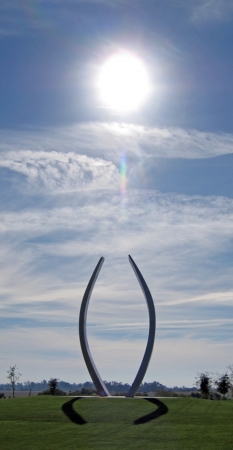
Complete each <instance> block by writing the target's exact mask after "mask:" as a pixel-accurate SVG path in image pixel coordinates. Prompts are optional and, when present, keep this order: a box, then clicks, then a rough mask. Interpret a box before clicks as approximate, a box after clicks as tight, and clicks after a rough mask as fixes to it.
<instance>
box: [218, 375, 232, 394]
mask: <svg viewBox="0 0 233 450" xmlns="http://www.w3.org/2000/svg"><path fill="white" fill-rule="evenodd" d="M215 385H216V386H217V391H218V392H219V393H220V394H222V395H223V398H224V400H225V398H226V394H227V393H228V391H229V390H230V389H231V381H230V377H229V375H228V374H227V373H225V374H223V375H219V377H218V379H217V380H216V381H215Z"/></svg>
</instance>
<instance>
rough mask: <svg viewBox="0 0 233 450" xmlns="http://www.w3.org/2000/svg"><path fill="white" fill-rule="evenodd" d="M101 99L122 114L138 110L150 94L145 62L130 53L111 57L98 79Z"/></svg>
mask: <svg viewBox="0 0 233 450" xmlns="http://www.w3.org/2000/svg"><path fill="white" fill-rule="evenodd" d="M98 88H99V92H100V98H101V100H102V101H103V102H104V104H105V105H106V106H108V107H109V108H112V109H115V110H117V111H121V112H129V111H133V110H137V109H138V108H139V107H140V106H141V104H142V103H143V101H144V100H145V99H146V97H147V96H148V94H149V90H150V84H149V80H148V75H147V71H146V68H145V66H144V64H143V62H142V61H141V60H140V59H139V58H138V57H136V56H134V55H132V54H131V53H128V52H122V53H117V54H115V55H113V56H111V57H110V58H109V59H108V60H107V61H106V62H105V64H104V65H103V66H102V68H101V70H100V74H99V79H98Z"/></svg>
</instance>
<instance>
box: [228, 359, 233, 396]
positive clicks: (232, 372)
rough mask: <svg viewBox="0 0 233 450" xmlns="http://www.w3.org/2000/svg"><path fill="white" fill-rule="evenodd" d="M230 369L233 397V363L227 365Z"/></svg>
mask: <svg viewBox="0 0 233 450" xmlns="http://www.w3.org/2000/svg"><path fill="white" fill-rule="evenodd" d="M227 368H228V371H229V378H230V382H231V396H232V398H233V364H231V365H230V366H228V367H227Z"/></svg>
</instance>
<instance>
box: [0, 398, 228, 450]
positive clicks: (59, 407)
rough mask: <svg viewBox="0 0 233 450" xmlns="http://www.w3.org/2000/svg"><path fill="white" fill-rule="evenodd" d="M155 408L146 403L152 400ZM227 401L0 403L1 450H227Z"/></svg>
mask: <svg viewBox="0 0 233 450" xmlns="http://www.w3.org/2000/svg"><path fill="white" fill-rule="evenodd" d="M153 400H154V401H155V402H157V404H155V403H152V401H153ZM232 418H233V401H211V400H200V399H192V398H174V399H160V401H158V400H156V399H142V398H135V399H125V398H103V399H101V398H79V399H78V398H69V397H50V396H49V397H42V396H38V397H27V398H16V399H7V400H0V421H1V434H0V447H1V449H2V450H16V449H17V450H29V449H30V450H34V449H35V450H55V449H56V450H74V449H79V450H89V449H97V450H100V449H106V450H107V449H113V450H128V449H132V450H137V449H142V450H147V449H155V450H168V449H169V450H189V449H190V450H215V449H216V450H232V448H233V427H232Z"/></svg>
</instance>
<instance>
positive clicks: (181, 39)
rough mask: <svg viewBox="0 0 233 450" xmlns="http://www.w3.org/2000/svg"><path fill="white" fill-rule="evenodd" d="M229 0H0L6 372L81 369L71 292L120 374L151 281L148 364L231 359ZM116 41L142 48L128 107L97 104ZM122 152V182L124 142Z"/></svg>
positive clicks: (0, 274)
mask: <svg viewBox="0 0 233 450" xmlns="http://www.w3.org/2000/svg"><path fill="white" fill-rule="evenodd" d="M232 25H233V3H232V1H231V0H229V1H228V0H208V1H207V0H187V1H185V2H184V1H182V0H172V1H171V0H163V1H162V0H157V1H155V0H154V1H152V0H151V1H150V0H143V1H141V0H136V1H132V0H119V1H117V0H112V1H111V0H108V1H104V0H102V1H101V0H100V1H98V0H95V1H94V0H93V1H91V0H90V1H88V0H86V1H85V0H83V1H78V0H66V1H64V0H46V1H44V0H34V1H33V0H22V1H21V2H18V1H16V0H8V1H7V2H1V3H0V61H1V64H0V95H1V102H0V188H1V194H2V195H1V200H0V233H1V260H0V266H1V268H0V278H1V284H0V285H1V291H0V308H1V322H0V324H1V325H0V326H1V340H0V342H1V343H0V352H1V366H0V381H1V382H5V381H6V378H5V377H6V371H7V370H8V368H9V366H10V365H14V364H16V365H17V366H18V367H19V369H20V372H21V373H22V380H30V379H31V380H35V381H36V380H37V381H40V380H42V379H48V378H50V377H51V376H53V377H57V378H60V379H64V380H67V381H70V382H82V381H86V380H88V379H89V374H88V372H87V369H86V367H85V364H84V361H83V358H82V354H81V350H80V345H79V338H78V317H79V308H80V303H81V300H82V296H83V293H84V290H85V288H86V285H87V282H88V280H89V278H90V276H91V273H92V271H93V270H94V267H95V265H96V264H97V262H98V260H99V258H100V257H101V256H104V257H105V263H104V266H103V268H102V270H101V273H100V276H99V278H98V282H97V284H96V287H95V289H94V292H93V295H92V298H91V303H90V307H89V312H88V336H89V344H90V348H91V351H92V354H93V357H94V360H95V362H96V365H97V367H98V369H99V371H100V374H101V376H102V378H103V379H107V380H109V381H110V380H117V381H123V382H128V383H131V382H132V381H133V379H134V376H135V374H136V371H137V368H138V366H139V363H140V361H141V358H142V356H143V352H144V348H145V342H146V337H147V333H148V313H147V309H146V304H145V301H144V299H143V296H142V293H141V291H140V288H139V285H138V284H137V280H136V279H135V275H134V273H133V272H132V269H131V267H130V265H129V263H128V260H127V255H128V254H131V256H132V257H133V258H134V260H135V262H136V263H137V264H138V266H139V268H140V269H141V271H142V274H143V275H144V277H145V279H146V281H147V283H148V286H149V288H150V290H151V293H152V296H153V298H154V302H155V308H156V313H157V330H156V341H155V347H154V353H153V357H152V359H151V363H150V366H149V369H148V372H147V374H146V377H145V380H146V381H153V380H158V381H160V382H161V383H164V384H167V385H168V386H173V385H193V383H194V381H195V375H196V372H201V371H205V370H208V371H214V372H215V371H218V372H223V371H224V370H225V369H226V366H227V365H229V364H232V359H231V355H232V350H233V344H232V334H233V333H232V329H233V327H232V325H233V315H232V312H233V286H232V262H233V227H232V220H233V183H232V175H231V174H232V169H233V125H232V124H233V121H232V119H233V117H232V116H233V113H232V111H233V109H232V103H233V87H232V86H233V85H232V79H233V57H232V50H233V48H232V47H233V26H232ZM119 50H126V51H129V52H134V53H136V54H137V55H138V56H139V57H140V58H141V59H142V60H143V61H144V63H145V65H146V67H147V70H148V73H149V76H150V80H151V83H152V85H153V89H152V91H151V95H150V97H149V98H148V100H147V101H146V102H145V103H144V104H143V105H142V107H141V108H140V110H138V111H137V112H132V113H127V114H126V113H122V114H120V113H119V112H118V113H117V112H116V111H114V110H110V109H107V108H106V107H105V106H104V105H102V104H101V102H100V99H99V96H98V92H97V89H96V77H97V74H98V71H99V70H100V68H101V66H102V64H103V63H104V62H105V61H106V59H107V58H108V57H109V56H111V55H112V54H114V53H115V52H117V51H119ZM122 156H124V158H125V160H126V191H125V192H123V190H122V182H123V181H122V175H121V174H120V165H121V159H122Z"/></svg>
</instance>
